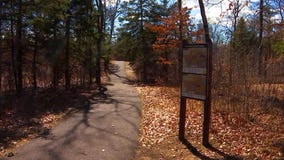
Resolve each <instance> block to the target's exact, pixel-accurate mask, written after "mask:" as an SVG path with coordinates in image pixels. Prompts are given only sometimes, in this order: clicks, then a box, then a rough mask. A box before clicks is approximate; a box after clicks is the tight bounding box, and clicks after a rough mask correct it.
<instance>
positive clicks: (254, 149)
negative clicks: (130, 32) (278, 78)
mask: <svg viewBox="0 0 284 160" xmlns="http://www.w3.org/2000/svg"><path fill="white" fill-rule="evenodd" d="M128 75H129V77H131V78H132V79H133V77H135V75H133V72H131V70H130V71H128ZM281 87H282V88H281V89H283V88H284V85H282V86H281ZM136 88H137V90H138V92H139V93H140V96H141V99H142V122H141V127H140V139H139V147H138V150H137V153H136V157H135V160H195V159H197V160H198V159H202V160H211V159H226V160H238V159H245V160H268V159H271V160H272V159H273V160H283V159H284V108H283V105H284V103H283V105H282V107H281V105H280V108H277V107H276V108H270V107H272V106H273V105H272V104H271V103H270V104H268V105H271V106H268V107H267V108H268V109H269V111H267V108H264V109H263V108H260V107H256V108H251V110H250V114H249V115H248V117H249V118H245V117H246V116H245V115H243V113H239V112H236V111H235V112H225V111H222V110H220V109H219V110H217V109H216V108H218V107H219V108H221V107H220V106H218V105H221V104H219V103H218V102H216V101H213V103H214V105H213V110H212V115H211V127H210V144H211V146H212V147H210V148H206V147H204V146H203V145H202V122H203V103H202V102H200V101H195V100H188V101H187V115H186V127H185V128H186V132H185V136H186V139H187V140H186V141H185V142H181V141H180V140H179V139H178V121H179V95H180V94H179V89H178V88H177V87H171V86H164V85H138V86H137V87H136ZM283 98H284V97H283ZM282 102H284V99H282V101H281V102H280V103H281V104H282Z"/></svg>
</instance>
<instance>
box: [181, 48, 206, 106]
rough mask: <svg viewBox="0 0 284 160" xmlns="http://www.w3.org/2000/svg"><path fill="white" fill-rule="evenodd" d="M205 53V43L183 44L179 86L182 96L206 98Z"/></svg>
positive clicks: (198, 98)
mask: <svg viewBox="0 0 284 160" xmlns="http://www.w3.org/2000/svg"><path fill="white" fill-rule="evenodd" d="M207 54H208V48H207V45H206V44H190V45H185V46H184V48H183V56H182V58H183V59H182V86H181V95H182V96H183V97H186V98H193V99H197V100H203V101H205V100H206V75H207V57H208V56H207Z"/></svg>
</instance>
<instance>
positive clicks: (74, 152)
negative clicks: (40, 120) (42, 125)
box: [0, 61, 141, 160]
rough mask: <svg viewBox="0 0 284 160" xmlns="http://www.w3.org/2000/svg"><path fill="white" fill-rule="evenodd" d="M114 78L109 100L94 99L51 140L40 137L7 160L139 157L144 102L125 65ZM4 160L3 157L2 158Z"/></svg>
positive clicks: (124, 159)
mask: <svg viewBox="0 0 284 160" xmlns="http://www.w3.org/2000/svg"><path fill="white" fill-rule="evenodd" d="M113 63H114V66H116V68H117V69H118V70H117V72H116V73H114V74H111V75H110V79H111V80H110V82H109V84H108V85H106V86H107V89H108V90H107V91H106V94H107V96H106V97H97V96H93V97H92V98H91V99H90V100H89V104H87V109H86V110H85V111H81V112H78V113H75V114H73V115H71V116H70V117H68V118H66V120H63V121H62V122H60V123H59V124H58V125H57V126H56V127H54V128H53V129H52V130H51V132H50V134H49V135H48V136H47V137H45V138H44V137H41V138H36V139H34V140H31V141H30V142H28V143H27V144H25V145H23V146H22V147H20V148H19V149H17V150H16V151H15V152H14V154H15V156H13V157H10V158H8V157H5V158H4V159H5V160H127V159H132V158H133V157H134V155H135V150H136V147H137V140H138V135H139V123H140V118H141V117H140V116H141V113H140V112H141V110H140V106H141V102H140V99H139V95H138V93H137V91H136V89H135V88H134V87H133V86H131V85H130V84H127V81H126V79H125V77H126V76H125V63H124V62H123V61H114V62H113ZM0 159H1V158H0Z"/></svg>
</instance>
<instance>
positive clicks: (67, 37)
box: [65, 10, 71, 90]
mask: <svg viewBox="0 0 284 160" xmlns="http://www.w3.org/2000/svg"><path fill="white" fill-rule="evenodd" d="M67 14H71V13H70V11H69V10H68V13H67ZM70 20H71V17H70V15H69V16H68V17H67V21H66V35H65V39H66V48H65V89H66V90H68V89H69V88H70V71H69V54H70Z"/></svg>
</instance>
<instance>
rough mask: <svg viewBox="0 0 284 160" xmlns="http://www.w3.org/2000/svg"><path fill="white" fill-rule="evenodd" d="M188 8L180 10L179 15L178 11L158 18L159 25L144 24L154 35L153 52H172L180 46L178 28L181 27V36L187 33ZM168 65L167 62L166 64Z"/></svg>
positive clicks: (188, 22)
mask: <svg viewBox="0 0 284 160" xmlns="http://www.w3.org/2000/svg"><path fill="white" fill-rule="evenodd" d="M188 11H189V9H188V8H186V7H185V8H182V10H181V14H180V13H179V11H176V12H172V13H171V14H170V15H169V16H168V17H164V18H159V20H160V23H159V24H151V23H146V24H145V27H146V28H148V29H149V30H150V31H152V32H154V33H156V35H157V36H156V41H155V43H154V44H153V45H152V47H153V50H155V51H158V52H165V51H167V52H168V51H172V50H175V49H177V48H178V46H179V45H180V43H181V42H180V40H179V33H180V31H179V26H180V23H182V24H181V26H182V32H183V35H184V34H185V33H186V32H187V30H188V27H189V26H190V25H191V21H190V17H189V14H188ZM166 63H168V62H166Z"/></svg>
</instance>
